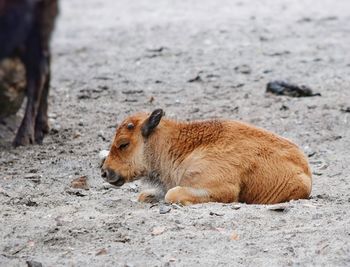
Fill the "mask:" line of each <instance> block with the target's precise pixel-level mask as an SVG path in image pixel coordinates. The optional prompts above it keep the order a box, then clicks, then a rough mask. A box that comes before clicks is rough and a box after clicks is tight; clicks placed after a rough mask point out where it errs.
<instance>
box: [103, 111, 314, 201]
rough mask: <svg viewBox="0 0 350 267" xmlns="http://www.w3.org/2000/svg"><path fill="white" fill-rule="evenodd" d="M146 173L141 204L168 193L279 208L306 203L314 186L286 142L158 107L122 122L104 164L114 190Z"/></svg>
mask: <svg viewBox="0 0 350 267" xmlns="http://www.w3.org/2000/svg"><path fill="white" fill-rule="evenodd" d="M143 176H148V180H150V181H151V182H152V183H153V185H156V186H155V187H154V188H151V189H148V190H146V191H143V192H142V193H141V194H140V196H139V200H140V201H144V202H149V201H153V200H154V199H157V198H159V197H161V196H164V194H165V193H166V194H165V201H167V202H171V203H173V202H179V203H182V204H185V205H187V204H195V203H202V202H210V201H215V202H237V201H240V202H245V203H255V204H273V203H280V202H285V201H289V200H292V199H302V198H308V197H309V195H310V192H311V184H312V178H311V170H310V167H309V165H308V161H307V158H306V157H305V155H304V154H303V152H302V151H301V150H300V149H299V148H298V147H297V146H296V145H295V144H294V143H292V142H291V141H289V140H287V139H285V138H283V137H280V136H278V135H276V134H273V133H271V132H269V131H266V130H264V129H260V128H257V127H255V126H252V125H249V124H246V123H242V122H238V121H230V120H212V121H201V122H179V121H174V120H170V119H166V118H163V111H162V110H161V109H158V110H155V111H153V112H152V114H147V113H139V114H135V115H133V116H130V117H128V118H126V119H125V120H124V121H123V122H122V123H121V124H120V126H119V127H118V129H117V132H116V134H115V137H114V140H113V143H112V146H111V149H110V151H109V154H108V156H107V158H106V160H105V161H104V164H103V166H102V177H103V178H104V179H105V180H106V181H108V182H109V183H111V184H113V185H116V186H121V185H123V184H124V183H125V182H130V181H133V180H136V179H139V178H140V177H143ZM162 192H163V194H162Z"/></svg>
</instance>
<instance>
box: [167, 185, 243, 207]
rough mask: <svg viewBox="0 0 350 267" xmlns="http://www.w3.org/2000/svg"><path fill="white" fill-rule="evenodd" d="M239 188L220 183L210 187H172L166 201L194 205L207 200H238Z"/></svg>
mask: <svg viewBox="0 0 350 267" xmlns="http://www.w3.org/2000/svg"><path fill="white" fill-rule="evenodd" d="M238 195H239V188H238V187H237V186H234V185H230V186H226V185H220V186H217V187H209V188H194V187H185V186H176V187H174V188H172V189H170V190H169V191H168V192H167V193H166V195H165V201H166V202H169V203H180V204H182V205H192V204H199V203H206V202H224V203H230V202H237V201H238Z"/></svg>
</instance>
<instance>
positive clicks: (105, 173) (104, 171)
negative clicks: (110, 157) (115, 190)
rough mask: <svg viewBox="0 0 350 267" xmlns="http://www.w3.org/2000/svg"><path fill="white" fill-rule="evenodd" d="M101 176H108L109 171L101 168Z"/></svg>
mask: <svg viewBox="0 0 350 267" xmlns="http://www.w3.org/2000/svg"><path fill="white" fill-rule="evenodd" d="M101 177H102V178H106V177H107V171H106V170H104V169H101Z"/></svg>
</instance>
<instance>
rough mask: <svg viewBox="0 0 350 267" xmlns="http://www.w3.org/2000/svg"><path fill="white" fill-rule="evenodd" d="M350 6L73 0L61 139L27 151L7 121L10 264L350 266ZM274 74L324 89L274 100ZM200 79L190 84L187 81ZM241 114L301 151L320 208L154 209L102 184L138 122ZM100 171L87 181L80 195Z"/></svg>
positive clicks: (57, 75) (64, 38)
mask: <svg viewBox="0 0 350 267" xmlns="http://www.w3.org/2000/svg"><path fill="white" fill-rule="evenodd" d="M349 9H350V4H349V3H348V1H345V0H344V1H330V0H322V1H318V2H317V5H315V3H314V1H292V0H288V1H283V2H276V1H272V0H263V1H251V2H249V3H245V2H242V1H239V0H237V1H236V0H235V1H231V0H224V1H207V0H201V1H195V0H194V1H185V0H180V1H171V0H167V1H151V0H148V1H147V0H145V1H126V0H121V1H113V0H107V1H98V0H89V1H83V2H82V1H68V0H62V2H61V16H60V18H59V20H58V23H57V31H56V32H55V38H54V41H53V43H52V47H53V60H52V68H53V75H52V76H53V82H52V90H51V95H50V110H49V112H50V125H51V132H50V135H49V136H48V137H47V138H46V139H45V141H44V145H42V146H37V145H34V146H31V147H26V148H22V147H21V148H18V149H13V148H12V147H11V140H12V139H13V138H14V131H15V129H16V125H18V121H19V119H20V114H19V116H18V117H16V118H14V120H13V119H12V120H11V119H8V120H6V122H5V123H2V124H0V135H1V138H0V149H1V151H0V229H1V231H0V252H1V253H0V265H2V266H26V261H31V262H39V263H42V264H43V266H67V265H68V266H71V265H74V266H80V265H89V266H227V265H245V266H246V265H248V266H286V265H308V266H309V265H315V266H320V265H321V266H322V265H327V266H329V265H331V266H345V265H349V264H350V256H349V255H350V246H349V244H350V229H349V225H350V211H349V210H350V209H349V207H350V180H349V179H350V177H349V174H350V167H349V166H350V156H349V148H350V136H349V133H350V132H349V131H350V113H349V112H346V110H347V108H349V99H350V91H349V87H350V80H349V77H350V56H349V52H348V51H349V45H348V44H349V43H350V35H349V34H348V29H349V27H350V17H349V14H348V10H349ZM273 80H289V81H293V83H296V84H305V85H307V86H311V87H312V89H313V90H315V92H319V93H320V94H321V96H317V97H310V98H292V97H288V96H275V95H271V94H266V93H265V88H266V84H267V83H268V82H269V81H273ZM189 81H191V82H189ZM159 107H160V108H163V109H164V110H165V111H166V113H167V115H168V116H171V117H173V118H177V119H203V118H215V117H220V118H231V119H239V120H243V121H246V122H250V123H253V124H256V125H258V126H261V127H264V128H266V129H269V130H272V131H274V132H277V133H279V134H281V135H283V136H285V137H288V138H290V139H292V140H293V141H295V142H296V143H298V144H299V145H300V146H301V147H302V148H303V149H304V151H305V152H306V153H307V154H308V155H309V160H310V164H311V166H312V169H313V173H314V174H313V178H314V182H313V191H312V198H311V199H310V200H303V201H294V202H291V203H287V204H284V205H283V206H278V207H270V206H264V205H260V206H259V205H245V204H218V203H209V204H203V205H195V206H191V207H180V206H177V205H172V206H165V207H164V206H163V205H162V204H142V203H138V202H137V201H136V199H137V194H138V192H139V191H140V185H139V183H133V184H128V185H124V186H123V187H121V188H119V189H116V188H113V187H110V186H108V185H106V184H103V181H102V179H101V178H100V170H99V169H98V165H99V160H98V153H99V152H100V150H102V149H107V148H108V146H109V143H110V140H111V138H112V136H113V133H114V129H115V126H116V125H117V124H118V123H119V122H120V121H121V119H123V118H124V117H125V116H126V115H128V114H130V113H132V112H134V111H140V110H147V111H150V110H153V109H155V108H159ZM80 177H86V179H87V181H88V188H87V187H83V189H82V188H79V187H77V188H72V187H71V182H72V181H73V180H74V179H79V178H80Z"/></svg>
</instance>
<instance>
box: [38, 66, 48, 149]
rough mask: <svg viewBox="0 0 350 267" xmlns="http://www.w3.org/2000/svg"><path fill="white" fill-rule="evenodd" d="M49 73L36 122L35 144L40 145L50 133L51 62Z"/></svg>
mask: <svg viewBox="0 0 350 267" xmlns="http://www.w3.org/2000/svg"><path fill="white" fill-rule="evenodd" d="M48 68H49V70H48V73H47V75H46V78H45V84H44V88H43V92H42V95H41V99H40V105H39V109H38V114H37V115H36V120H35V142H36V143H38V144H42V142H43V139H44V135H45V134H47V133H48V132H49V123H48V115H47V108H48V95H49V89H50V60H49V63H48Z"/></svg>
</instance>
